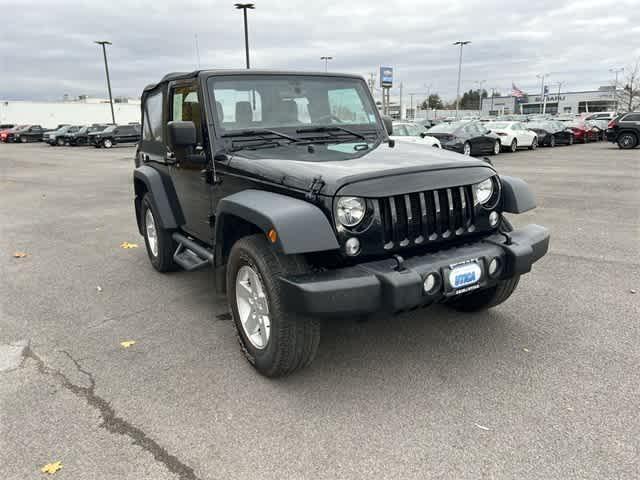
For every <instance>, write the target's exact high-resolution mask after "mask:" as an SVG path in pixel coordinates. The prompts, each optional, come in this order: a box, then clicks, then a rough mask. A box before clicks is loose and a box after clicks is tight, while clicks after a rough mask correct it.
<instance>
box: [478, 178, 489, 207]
mask: <svg viewBox="0 0 640 480" xmlns="http://www.w3.org/2000/svg"><path fill="white" fill-rule="evenodd" d="M473 188H474V189H475V191H476V198H477V199H478V203H480V204H481V205H484V204H485V203H487V202H488V201H489V199H490V198H491V195H493V180H491V179H490V178H487V179H486V180H485V181H484V182H480V183H476V184H475V185H474V186H473Z"/></svg>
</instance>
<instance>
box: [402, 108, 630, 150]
mask: <svg viewBox="0 0 640 480" xmlns="http://www.w3.org/2000/svg"><path fill="white" fill-rule="evenodd" d="M603 121H604V123H605V124H606V125H603V124H602V122H603ZM392 138H393V139H395V140H398V141H408V142H413V143H421V144H425V145H429V146H432V147H435V148H445V149H447V150H452V151H455V152H458V153H462V154H464V155H485V154H489V155H497V154H499V153H500V152H502V151H511V152H516V151H517V150H518V149H529V150H535V149H536V148H538V147H555V146H557V145H573V144H574V143H588V142H597V141H601V140H609V141H611V142H614V143H617V144H618V146H619V147H620V148H625V149H626V148H635V147H636V146H638V144H639V143H640V140H639V139H640V113H634V112H631V113H626V114H622V115H618V116H615V117H614V118H613V119H612V120H610V121H609V122H607V121H606V120H601V119H580V118H578V119H576V118H569V119H555V118H551V117H538V118H533V119H531V120H529V121H517V120H506V119H505V120H491V121H488V122H486V121H482V120H460V121H453V122H441V123H436V124H435V125H434V124H433V122H431V121H428V122H426V123H423V124H420V123H412V122H394V124H393V135H392Z"/></svg>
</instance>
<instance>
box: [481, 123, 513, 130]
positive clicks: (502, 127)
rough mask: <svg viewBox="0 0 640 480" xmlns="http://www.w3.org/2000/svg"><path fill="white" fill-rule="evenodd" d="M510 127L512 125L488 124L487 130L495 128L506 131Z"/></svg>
mask: <svg viewBox="0 0 640 480" xmlns="http://www.w3.org/2000/svg"><path fill="white" fill-rule="evenodd" d="M510 126H511V124H510V123H506V122H490V123H489V124H487V128H495V129H497V130H504V129H506V128H509V127H510Z"/></svg>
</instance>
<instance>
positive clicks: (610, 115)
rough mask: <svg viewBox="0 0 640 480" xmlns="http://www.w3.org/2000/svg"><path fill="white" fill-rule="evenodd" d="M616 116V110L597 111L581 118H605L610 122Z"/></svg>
mask: <svg viewBox="0 0 640 480" xmlns="http://www.w3.org/2000/svg"><path fill="white" fill-rule="evenodd" d="M614 118H616V112H597V113H591V114H589V115H586V116H585V117H584V118H583V120H605V121H607V122H610V121H611V120H613V119H614Z"/></svg>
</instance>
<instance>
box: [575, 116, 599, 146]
mask: <svg viewBox="0 0 640 480" xmlns="http://www.w3.org/2000/svg"><path fill="white" fill-rule="evenodd" d="M567 126H568V127H569V128H570V129H571V131H572V132H573V137H574V139H575V141H576V142H582V143H587V142H597V141H598V140H600V137H601V135H600V130H599V129H598V128H597V127H595V126H593V125H587V124H585V122H584V121H583V120H573V121H571V122H569V123H568V124H567Z"/></svg>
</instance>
